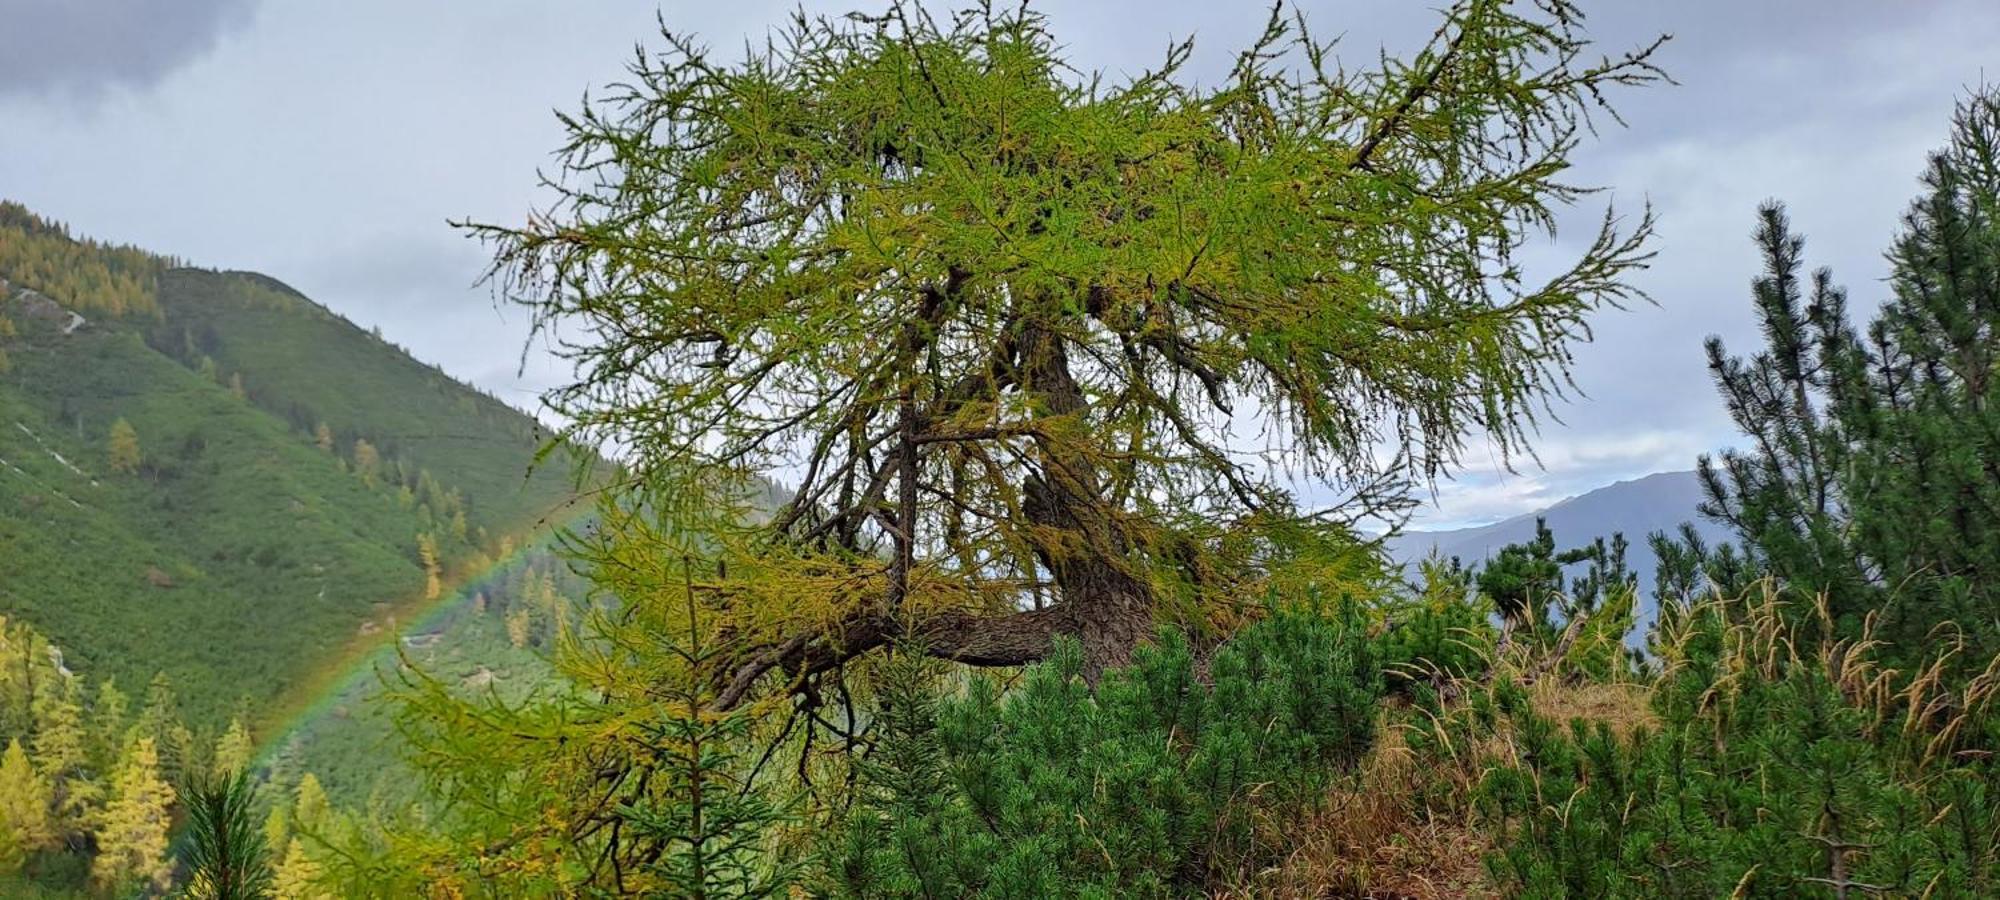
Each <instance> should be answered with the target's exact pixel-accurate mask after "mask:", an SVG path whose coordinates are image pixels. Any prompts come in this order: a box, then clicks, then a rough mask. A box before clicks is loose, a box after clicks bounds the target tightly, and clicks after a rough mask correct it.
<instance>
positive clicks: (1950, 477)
mask: <svg viewBox="0 0 2000 900" xmlns="http://www.w3.org/2000/svg"><path fill="white" fill-rule="evenodd" d="M1923 182H1924V193H1923V194H1922V195H1921V196H1919V197H1918V198H1917V200H1916V201H1915V202H1914V203H1912V205H1911V207H1910V209H1909V212H1908V213H1907V214H1906V215H1905V216H1904V218H1903V229H1902V232H1901V234H1900V236H1899V237H1898V238H1897V240H1896V243H1895V245H1894V247H1893V248H1892V249H1891V251H1890V254H1889V256H1890V261H1891V263H1892V274H1891V277H1890V286H1891V288H1892V290H1893V292H1894V296H1893V297H1892V298H1890V299H1889V300H1888V301H1887V302H1886V303H1884V304H1883V306H1882V308H1881V311H1880V313H1879V314H1878V315H1877V316H1876V318H1875V319H1874V321H1873V322H1871V323H1870V324H1869V325H1868V326H1867V327H1866V328H1865V329H1857V328H1855V327H1854V326H1853V325H1851V324H1850V323H1849V320H1848V316H1847V311H1846V295H1845V292H1844V291H1842V290H1841V289H1839V288H1838V287H1836V286H1835V285H1834V284H1833V280H1832V276H1831V274H1830V273H1829V272H1828V271H1827V270H1825V269H1821V270H1818V271H1816V272H1814V273H1812V275H1811V276H1810V277H1809V278H1808V277H1806V276H1803V275H1802V274H1801V271H1800V270H1801V269H1802V267H1803V259H1802V258H1803V246H1804V245H1803V241H1802V240H1801V239H1800V238H1799V237H1798V236H1796V235H1795V234H1793V233H1792V231H1791V227H1790V224H1789V223H1788V222H1787V220H1786V218H1785V215H1784V212H1783V210H1782V209H1780V208H1779V207H1777V206H1775V205H1770V206H1766V207H1765V208H1764V209H1763V210H1762V211H1761V212H1760V216H1759V226H1758V230H1757V242H1758V245H1759V247H1760V248H1761V249H1762V251H1763V254H1764V258H1765V266H1766V272H1765V274H1764V275H1763V276H1762V277H1760V278H1758V279H1757V281H1756V282H1755V284H1754V286H1753V295H1754V297H1755V300H1756V308H1757V314H1758V317H1759V320H1760V322H1761V324H1762V325H1763V328H1764V335H1765V347H1764V348H1763V349H1762V350H1761V351H1760V352H1758V353H1757V354H1755V355H1754V356H1751V357H1750V358H1748V359H1744V358H1740V357H1732V356H1730V355H1729V354H1728V353H1727V351H1726V350H1725V348H1724V346H1723V344H1722V342H1721V341H1720V340H1719V339H1711V340H1710V341H1709V344H1708V353H1709V365H1710V368H1711V370H1712V371H1713V372H1714V374H1715V378H1716V382H1717V384H1718V386H1719V387H1720V389H1721V392H1722V395H1723V397H1724V399H1725V400H1726V401H1727V402H1728V407H1729V411H1730V414H1731V415H1732V417H1734V418H1735V420H1736V424H1737V426H1738V427H1739V428H1740V429H1741V430H1742V431H1743V433H1744V434H1745V435H1747V436H1748V437H1749V438H1750V439H1751V442H1750V443H1751V446H1750V447H1748V448H1746V449H1742V450H1737V451H1731V452H1726V453H1723V454H1721V455H1720V456H1718V457H1715V458H1704V459H1703V460H1702V464H1701V477H1702V483H1703V487H1704V489H1705V492H1706V494H1707V500H1706V502H1705V503H1704V504H1703V512H1704V513H1706V514H1708V515H1710V516H1712V517H1714V518H1716V519H1718V520H1720V521H1723V522H1726V523H1728V524H1729V525H1730V526H1732V527H1733V528H1734V529H1735V530H1736V531H1737V533H1738V535H1739V536H1740V537H1741V538H1742V539H1743V541H1744V543H1745V545H1746V546H1747V547H1748V548H1749V550H1750V551H1751V552H1752V554H1753V556H1754V561H1755V563H1756V564H1758V565H1759V566H1762V567H1764V568H1766V569H1768V570H1769V571H1770V572H1772V573H1773V574H1774V575H1776V576H1777V577H1779V578H1780V579H1782V580H1783V581H1784V582H1785V583H1787V584H1789V585H1792V586H1793V587H1795V588H1797V589H1799V590H1800V591H1801V592H1802V593H1804V594H1806V595H1808V596H1813V595H1817V594H1819V593H1822V592H1823V593H1825V594H1826V595H1827V598H1828V602H1829V605H1830V606H1831V608H1832V610H1833V612H1834V614H1835V616H1836V617H1837V619H1838V620H1839V623H1840V626H1841V627H1842V629H1843V632H1844V633H1847V634H1855V633H1857V632H1858V629H1859V628H1860V625H1861V621H1862V618H1863V617H1864V616H1866V615H1867V614H1868V613H1870V612H1871V611H1874V610H1878V609H1880V610H1883V611H1884V613H1885V616H1884V617H1885V620H1886V628H1887V630H1886V632H1884V633H1883V634H1882V635H1881V636H1882V637H1886V638H1888V639H1890V640H1891V641H1893V642H1894V643H1896V644H1897V645H1898V646H1900V647H1901V648H1903V649H1904V650H1905V651H1915V650H1917V649H1919V647H1918V645H1919V644H1921V643H1922V642H1923V641H1924V640H1925V639H1926V638H1927V637H1928V636H1929V635H1930V634H1931V631H1932V628H1933V627H1934V626H1936V625H1937V624H1938V623H1940V622H1945V621H1951V622H1955V623H1956V624H1957V625H1958V626H1959V627H1960V628H1961V629H1963V630H1965V631H1967V632H1968V633H1969V634H1970V636H1971V637H1972V638H1973V639H1974V640H1975V641H1976V644H1975V647H1976V649H1979V650H1980V651H1981V652H1980V653H1977V654H1971V655H1969V656H1968V657H1967V658H1968V659H1972V658H1977V659H1984V658H1986V657H1987V656H1988V655H1990V653H1991V651H1993V650H1995V649H1996V648H2000V625H1996V623H2000V517H1996V516H1995V515H1994V514H1993V511H1994V510H1995V509H2000V403H1995V402H1994V398H1993V395H1994V394H1995V392H1996V386H2000V374H1996V372H2000V368H1996V367H1997V366H2000V274H1996V273H2000V226H1996V222H2000V92H1996V91H1995V90H1993V89H1988V90H1985V91H1982V92H1980V93H1978V94H1975V95H1974V96H1972V97H1970V98H1968V99H1967V100H1965V101H1964V102H1962V103H1961V104H1960V105H1959V107H1958V110H1957V113H1956V115H1955V117H1954V120H1953V129H1952V136H1951V140H1950V142H1949V144H1948V145H1947V146H1946V147H1945V148H1944V149H1943V150H1941V151H1939V152H1938V153H1936V154H1933V156H1932V157H1931V160H1930V165H1929V167H1928V169H1927V170H1926V172H1925V174H1924V179H1923Z"/></svg>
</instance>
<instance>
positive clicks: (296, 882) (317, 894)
mask: <svg viewBox="0 0 2000 900" xmlns="http://www.w3.org/2000/svg"><path fill="white" fill-rule="evenodd" d="M319 875H320V868H319V863H317V862H314V861H313V858H312V856H311V855H310V854H308V853H306V845H305V844H303V843H301V842H300V841H299V839H298V838H292V841H291V844H290V845H289V846H287V847H286V848H285V858H284V859H282V860H279V862H278V872H277V880H276V882H275V883H274V884H273V885H272V887H273V888H275V889H276V893H277V896H280V897H284V898H287V900H319V898H323V897H331V896H333V895H332V894H328V893H326V892H325V891H323V890H321V889H320V888H319V887H317V886H316V883H317V882H318V881H319Z"/></svg>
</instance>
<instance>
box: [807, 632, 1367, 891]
mask: <svg viewBox="0 0 2000 900" xmlns="http://www.w3.org/2000/svg"><path fill="white" fill-rule="evenodd" d="M909 666H910V664H908V663H905V664H899V665H895V666H891V667H890V670H891V674H890V675H889V677H887V678H885V679H884V682H885V683H884V685H883V690H882V696H883V699H884V702H883V705H882V708H881V709H880V710H879V711H878V716H879V718H878V720H877V721H878V724H879V725H880V726H881V728H882V731H883V733H884V737H883V739H882V741H881V742H880V744H879V746H878V748H877V752H876V753H875V754H874V755H873V756H872V757H871V759H870V760H869V762H868V763H866V764H865V765H864V766H863V776H864V777H863V783H864V789H863V792H862V797H861V798H860V801H859V802H858V803H857V805H856V808H855V811H854V813H853V814H852V815H851V816H850V817H849V820H848V822H847V827H846V829H845V832H846V833H845V838H844V847H843V849H842V850H841V851H840V852H839V853H838V854H836V858H835V859H833V860H832V861H831V864H830V866H829V870H828V880H829V890H830V892H832V893H835V894H840V895H846V896H857V897H860V896H867V897H885V896H889V897H894V896H949V897H958V896H972V895H984V896H994V897H1113V896H1118V897H1128V896H1139V897H1161V896H1183V895H1189V894H1195V893H1199V892H1200V890H1201V889H1202V888H1203V887H1204V886H1213V885H1217V884H1224V883H1228V882H1230V881H1231V880H1233V879H1236V878H1239V877H1241V876H1242V875H1243V874H1244V873H1245V872H1246V871H1247V870H1250V869H1253V868H1254V867H1256V866H1258V865H1260V864H1262V863H1264V862H1267V861H1268V860H1269V858H1270V854H1271V853H1272V852H1273V848H1270V847H1266V846H1261V845H1260V840H1259V837H1258V835H1259V831H1258V829H1256V828H1255V827H1254V826H1255V823H1256V822H1257V817H1258V816H1259V815H1260V814H1267V813H1271V812H1273V811H1279V810H1285V809H1295V808H1297V804H1300V803H1308V802H1311V801H1312V800H1313V799H1314V798H1316V797H1317V796H1318V795H1319V793H1320V789H1321V788H1322V787H1323V786H1324V784H1325V782H1326V779H1329V778H1331V777H1335V776H1337V775H1338V774H1339V773H1341V772H1342V771H1344V770H1347V769H1350V768H1351V767H1352V766H1353V765H1354V764H1355V763H1356V762H1358V761H1359V760H1360V758H1361V757H1362V755H1363V754H1364V753H1366V752H1367V750H1368V748H1369V747H1370V746H1371V744H1372V743H1373V741H1374V738H1375V727H1376V716H1375V705H1376V701H1377V699H1378V697H1379V695H1380V692H1381V679H1380V676H1379V673H1378V667H1377V665H1376V663H1375V660H1374V659H1373V653H1372V651H1371V648H1370V645H1369V642H1368V640H1367V638H1366V636H1365V634H1364V633H1363V630H1362V629H1361V628H1360V627H1359V626H1358V623H1357V622H1356V621H1355V619H1354V618H1352V617H1351V616H1349V615H1344V614H1343V615H1339V616H1330V615H1327V614H1325V611H1324V610H1320V609H1316V608H1300V609H1291V610H1275V611H1274V612H1273V613H1272V615H1270V616H1269V617H1268V618H1266V619H1264V620H1263V621H1260V622H1258V623H1257V624H1254V625H1252V626H1250V627H1248V628H1246V629H1245V630H1243V631H1242V632H1240V633H1238V634H1237V635H1236V636H1235V638H1233V639H1232V640H1231V641H1229V642H1228V643H1227V644H1225V645H1223V646H1222V647H1221V648H1220V649H1219V650H1218V651H1217V652H1216V654H1215V656H1214V659H1213V660H1212V662H1211V664H1210V666H1209V671H1208V674H1209V676H1210V678H1209V679H1207V680H1206V681H1205V680H1204V679H1202V678H1201V677H1200V676H1199V674H1198V667H1197V663H1196V659H1195V655H1194V653H1193V652H1192V651H1191V650H1190V648H1189V646H1188V644H1187V642H1186V641H1185V640H1183V639H1182V638H1181V637H1179V636H1178V635H1177V634H1174V633H1165V634H1162V635H1161V637H1160V639H1159V641H1158V642H1157V643H1156V644H1154V645H1153V646H1151V647H1149V648H1145V649H1143V650H1142V651H1141V652H1140V653H1139V654H1138V656H1137V658H1136V659H1135V660H1134V662H1133V664H1132V665H1131V666H1130V667H1129V668H1127V669H1124V670H1120V671H1112V672H1109V673H1107V674H1106V675H1105V676H1104V678H1103V680H1102V681H1101V683H1100V684H1099V685H1098V688H1097V691H1096V692H1095V694H1094V695H1093V693H1092V691H1091V690H1090V688H1089V686H1088V685H1086V684H1085V683H1084V681H1083V679H1082V677H1081V671H1082V656H1081V654H1080V653H1079V652H1078V649H1077V648H1076V646H1074V645H1073V644H1064V645H1063V646H1061V647H1060V648H1059V649H1058V650H1057V652H1056V653H1055V654H1054V656H1053V657H1052V658H1051V659H1049V660H1048V661H1047V662H1044V663H1042V664H1040V665H1037V666H1035V667H1033V668H1031V669H1029V670H1027V672H1026V673H1025V676H1024V678H1023V680H1022V683H1021V684H1020V685H1019V686H1018V687H1016V688H1014V689H1013V690H1010V691H1007V692H1006V693H1004V694H1003V693H1002V692H1001V691H1000V689H999V687H998V685H997V684H996V682H995V681H994V680H992V679H989V678H979V679H975V680H973V681H972V682H970V684H969V686H968V688H967V689H966V690H965V691H964V692H963V693H962V695H958V696H952V697H947V698H943V699H939V698H937V697H936V696H935V695H934V693H933V692H932V691H931V690H930V689H928V688H927V687H926V686H925V685H924V684H923V683H922V680H921V679H919V678H913V677H911V672H910V668H909Z"/></svg>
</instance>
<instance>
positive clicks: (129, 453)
mask: <svg viewBox="0 0 2000 900" xmlns="http://www.w3.org/2000/svg"><path fill="white" fill-rule="evenodd" d="M105 452H106V455H107V456H108V457H109V461H110V464H111V471H112V472H114V473H117V474H120V475H125V474H130V473H132V472H137V471H139V463H141V462H143V461H144V458H143V457H142V456H141V454H140V452H139V432H138V430H137V429H135V428H133V427H132V423H130V422H127V421H125V420H124V419H123V418H120V419H119V420H118V421H116V422H113V423H111V437H110V439H109V444H108V446H107V448H106V451H105Z"/></svg>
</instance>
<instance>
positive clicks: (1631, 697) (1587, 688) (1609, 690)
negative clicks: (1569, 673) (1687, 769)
mask: <svg viewBox="0 0 2000 900" xmlns="http://www.w3.org/2000/svg"><path fill="white" fill-rule="evenodd" d="M1528 698H1529V700H1530V702H1532V703H1533V704H1534V707H1535V712H1537V713H1539V714H1541V715H1542V716H1544V717H1546V718H1548V719H1549V720H1550V721H1553V722H1557V723H1559V724H1563V725H1567V724H1569V722H1570V720H1572V719H1587V720H1589V721H1592V722H1604V723H1606V724H1608V725H1610V726H1611V732H1612V733H1613V734H1616V735H1618V736H1619V737H1621V738H1622V737H1625V736H1627V735H1629V734H1631V733H1632V731H1633V730H1634V729H1636V728H1639V727H1640V726H1645V727H1647V728H1652V727H1655V726H1657V725H1658V724H1659V719H1658V718H1657V717H1655V716H1654V715H1653V707H1652V704H1650V703H1649V702H1647V688H1646V686H1645V685H1640V684H1630V683H1626V684H1575V685H1571V684H1561V683H1559V682H1558V681H1556V680H1554V679H1550V680H1547V681H1543V682H1541V683H1539V684H1536V685H1535V686H1534V687H1531V688H1529V689H1528Z"/></svg>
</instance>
